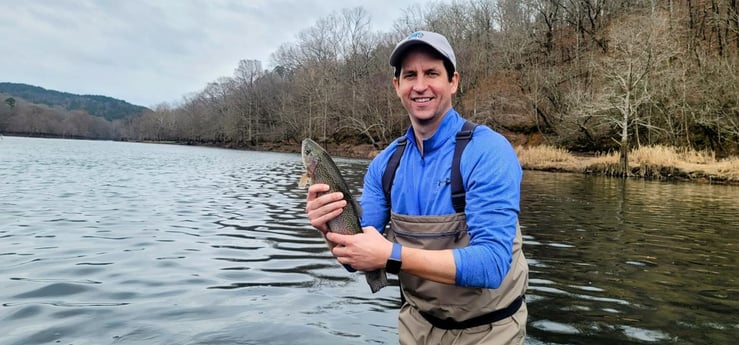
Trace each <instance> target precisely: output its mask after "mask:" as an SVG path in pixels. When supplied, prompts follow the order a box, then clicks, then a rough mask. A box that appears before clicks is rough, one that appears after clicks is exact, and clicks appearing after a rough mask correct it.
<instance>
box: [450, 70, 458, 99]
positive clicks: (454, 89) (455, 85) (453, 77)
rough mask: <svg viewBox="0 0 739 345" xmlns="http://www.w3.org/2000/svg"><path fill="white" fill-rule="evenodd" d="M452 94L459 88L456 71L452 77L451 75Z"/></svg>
mask: <svg viewBox="0 0 739 345" xmlns="http://www.w3.org/2000/svg"><path fill="white" fill-rule="evenodd" d="M451 83H452V94H455V93H457V88H458V87H459V73H457V71H454V75H452V82H451Z"/></svg>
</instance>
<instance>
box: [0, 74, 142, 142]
mask: <svg viewBox="0 0 739 345" xmlns="http://www.w3.org/2000/svg"><path fill="white" fill-rule="evenodd" d="M0 100H2V103H0V134H3V133H5V134H8V133H10V134H20V135H32V136H51V137H71V138H89V139H117V138H119V137H120V136H119V135H118V129H117V127H119V126H117V125H116V123H119V122H120V121H121V120H123V119H126V118H129V117H132V116H138V115H141V114H143V113H145V112H147V111H150V110H149V109H147V108H145V107H142V106H138V105H133V104H130V103H128V102H125V101H123V100H119V99H115V98H111V97H107V96H98V95H76V94H71V93H67V92H60V91H55V90H47V89H44V88H42V87H38V86H33V85H27V84H18V83H5V82H0Z"/></svg>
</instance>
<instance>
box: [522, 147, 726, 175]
mask: <svg viewBox="0 0 739 345" xmlns="http://www.w3.org/2000/svg"><path fill="white" fill-rule="evenodd" d="M516 153H517V154H518V159H519V161H520V162H521V166H522V167H523V168H524V169H531V170H547V171H571V172H583V173H593V174H605V175H613V174H614V173H615V172H616V171H617V168H618V152H612V153H608V154H600V155H595V156H580V155H574V154H572V153H571V152H569V151H567V150H565V149H561V148H556V147H552V146H546V145H542V146H536V147H530V148H523V147H517V148H516ZM629 168H630V175H631V176H637V177H646V178H658V179H683V180H703V181H709V182H721V183H732V184H739V157H730V158H727V159H722V160H717V159H716V156H715V154H714V153H713V152H704V151H694V150H688V149H676V148H672V147H666V146H649V147H641V148H638V149H635V150H632V151H631V152H629Z"/></svg>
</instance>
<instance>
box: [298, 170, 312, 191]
mask: <svg viewBox="0 0 739 345" xmlns="http://www.w3.org/2000/svg"><path fill="white" fill-rule="evenodd" d="M309 184H310V177H308V173H305V174H303V176H300V182H298V187H300V188H305V187H306V186H307V185H309Z"/></svg>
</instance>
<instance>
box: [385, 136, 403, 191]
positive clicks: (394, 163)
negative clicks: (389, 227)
mask: <svg viewBox="0 0 739 345" xmlns="http://www.w3.org/2000/svg"><path fill="white" fill-rule="evenodd" d="M407 143H408V138H407V137H405V136H403V137H400V138H398V147H396V148H395V152H393V155H392V156H390V160H389V161H388V162H387V166H386V167H385V172H384V173H382V190H383V191H384V192H385V200H386V201H387V204H388V205H390V190H391V189H392V188H393V180H395V172H396V171H397V170H398V165H399V164H400V157H403V152H405V145H406V144H407Z"/></svg>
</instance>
